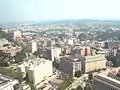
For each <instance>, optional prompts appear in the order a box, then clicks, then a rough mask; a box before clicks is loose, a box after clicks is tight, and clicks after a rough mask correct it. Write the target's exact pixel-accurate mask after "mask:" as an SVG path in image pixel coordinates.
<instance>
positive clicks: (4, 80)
mask: <svg viewBox="0 0 120 90" xmlns="http://www.w3.org/2000/svg"><path fill="white" fill-rule="evenodd" d="M11 80H12V78H11V77H9V76H6V75H2V74H0V86H3V85H4V84H6V83H7V82H10V81H11Z"/></svg>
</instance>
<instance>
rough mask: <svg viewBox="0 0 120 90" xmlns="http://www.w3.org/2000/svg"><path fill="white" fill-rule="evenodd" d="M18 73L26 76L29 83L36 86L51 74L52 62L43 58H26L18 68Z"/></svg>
mask: <svg viewBox="0 0 120 90" xmlns="http://www.w3.org/2000/svg"><path fill="white" fill-rule="evenodd" d="M18 71H20V72H22V73H24V74H25V75H24V76H28V79H29V81H30V82H32V83H33V84H34V85H36V84H38V83H40V82H41V81H42V80H45V79H46V78H47V77H49V76H51V75H52V74H53V73H52V72H53V70H52V61H50V60H46V59H44V58H26V60H25V62H24V63H23V64H21V65H19V66H18Z"/></svg>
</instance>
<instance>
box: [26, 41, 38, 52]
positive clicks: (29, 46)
mask: <svg viewBox="0 0 120 90" xmlns="http://www.w3.org/2000/svg"><path fill="white" fill-rule="evenodd" d="M24 49H25V51H27V52H30V53H34V52H35V51H37V43H36V42H35V41H33V40H32V41H30V42H28V43H27V44H26V45H25V46H24Z"/></svg>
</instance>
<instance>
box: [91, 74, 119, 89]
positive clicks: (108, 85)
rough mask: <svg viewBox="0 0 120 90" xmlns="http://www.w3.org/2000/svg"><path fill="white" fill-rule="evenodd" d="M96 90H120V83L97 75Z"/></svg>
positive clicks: (95, 79)
mask: <svg viewBox="0 0 120 90" xmlns="http://www.w3.org/2000/svg"><path fill="white" fill-rule="evenodd" d="M93 83H94V84H93V85H94V90H120V81H118V80H116V79H113V78H111V77H108V76H105V75H100V74H99V75H96V76H94V79H93Z"/></svg>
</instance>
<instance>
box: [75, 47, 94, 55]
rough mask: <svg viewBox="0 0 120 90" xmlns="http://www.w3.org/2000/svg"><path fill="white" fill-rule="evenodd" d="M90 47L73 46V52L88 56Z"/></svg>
mask: <svg viewBox="0 0 120 90" xmlns="http://www.w3.org/2000/svg"><path fill="white" fill-rule="evenodd" d="M91 53H92V52H91V47H75V48H74V54H78V55H82V56H89V55H91Z"/></svg>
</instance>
